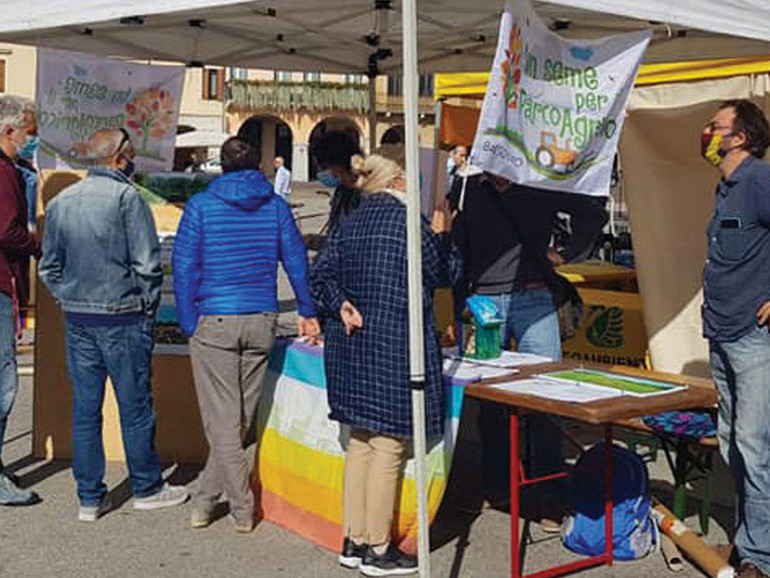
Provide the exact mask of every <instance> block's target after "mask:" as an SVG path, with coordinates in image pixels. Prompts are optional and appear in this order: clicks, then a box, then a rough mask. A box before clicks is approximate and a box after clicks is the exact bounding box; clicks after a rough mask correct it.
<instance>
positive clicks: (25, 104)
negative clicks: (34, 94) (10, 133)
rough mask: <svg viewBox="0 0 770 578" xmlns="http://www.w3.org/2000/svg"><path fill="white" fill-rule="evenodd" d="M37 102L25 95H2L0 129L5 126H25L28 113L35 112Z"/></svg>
mask: <svg viewBox="0 0 770 578" xmlns="http://www.w3.org/2000/svg"><path fill="white" fill-rule="evenodd" d="M35 110H36V109H35V103H34V102H32V101H31V100H30V99H28V98H24V97H23V96H14V95H10V94H3V95H0V130H4V129H5V127H7V126H9V127H11V128H24V127H25V126H26V124H27V118H26V115H27V114H29V113H32V114H34V113H35Z"/></svg>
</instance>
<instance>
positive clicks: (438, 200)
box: [431, 97, 446, 210]
mask: <svg viewBox="0 0 770 578" xmlns="http://www.w3.org/2000/svg"><path fill="white" fill-rule="evenodd" d="M434 111H435V112H434V114H433V190H432V191H431V193H432V194H431V202H432V207H431V208H432V209H433V210H436V209H441V208H443V207H444V204H445V203H444V197H445V193H446V191H445V190H444V189H445V187H446V183H443V182H441V183H439V182H438V176H439V174H441V170H440V167H439V152H440V151H441V122H442V116H443V114H444V97H441V98H439V99H438V100H437V101H436V104H435V105H434Z"/></svg>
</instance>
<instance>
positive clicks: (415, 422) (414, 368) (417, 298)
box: [402, 0, 430, 578]
mask: <svg viewBox="0 0 770 578" xmlns="http://www.w3.org/2000/svg"><path fill="white" fill-rule="evenodd" d="M402 19H403V22H402V29H403V46H404V68H403V74H404V84H403V86H404V116H405V124H406V151H405V152H406V187H407V188H406V190H407V195H406V196H407V203H406V243H407V272H408V286H409V379H410V383H411V386H412V427H413V430H414V457H415V462H416V465H417V556H418V559H419V571H420V578H428V577H429V576H430V542H429V528H428V509H427V496H426V476H425V473H426V472H425V454H426V445H427V443H426V439H425V437H426V436H425V351H424V338H423V308H422V249H421V248H422V240H421V234H420V159H419V149H418V141H417V134H418V129H419V108H418V103H419V100H418V99H419V92H418V76H417V74H418V73H417V0H404V3H403V5H402Z"/></svg>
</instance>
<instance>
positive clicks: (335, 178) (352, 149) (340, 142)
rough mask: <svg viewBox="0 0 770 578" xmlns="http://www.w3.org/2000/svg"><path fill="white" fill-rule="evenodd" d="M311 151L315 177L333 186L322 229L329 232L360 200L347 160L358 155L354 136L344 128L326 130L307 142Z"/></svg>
mask: <svg viewBox="0 0 770 578" xmlns="http://www.w3.org/2000/svg"><path fill="white" fill-rule="evenodd" d="M310 148H311V154H312V155H313V157H315V160H316V164H317V166H318V169H319V171H318V174H317V175H316V180H317V181H318V182H320V183H321V184H322V185H324V186H326V187H330V188H334V194H333V195H332V200H331V203H330V204H331V210H330V213H329V221H328V223H327V225H326V227H325V228H326V233H327V235H328V236H331V234H332V233H334V231H335V230H336V229H337V227H338V226H339V224H340V222H341V221H343V220H344V219H345V218H347V217H348V216H349V215H350V213H352V212H353V211H354V210H355V209H356V207H358V205H359V203H360V202H361V195H360V192H359V190H358V189H357V188H356V181H357V179H358V177H357V176H356V175H354V174H353V171H352V170H351V167H350V160H351V159H352V158H353V157H354V156H355V155H361V154H362V153H361V148H360V147H359V145H358V142H357V140H356V138H355V137H354V136H353V135H351V134H350V133H348V132H344V131H334V130H333V131H329V132H327V133H326V134H324V135H323V136H322V137H321V138H319V139H318V140H316V141H313V143H312V144H311V145H310Z"/></svg>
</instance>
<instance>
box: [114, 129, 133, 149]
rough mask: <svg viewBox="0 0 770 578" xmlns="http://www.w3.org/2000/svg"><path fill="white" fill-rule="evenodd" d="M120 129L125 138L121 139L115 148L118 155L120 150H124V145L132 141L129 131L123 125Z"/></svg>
mask: <svg viewBox="0 0 770 578" xmlns="http://www.w3.org/2000/svg"><path fill="white" fill-rule="evenodd" d="M118 130H119V131H120V132H121V134H122V135H123V138H122V139H120V144H119V145H118V148H117V149H116V150H115V154H116V155H118V154H120V152H121V151H122V150H123V147H124V146H125V145H126V143H127V142H130V141H131V135H129V134H128V131H127V130H126V129H124V128H123V127H120V128H119V129H118Z"/></svg>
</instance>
